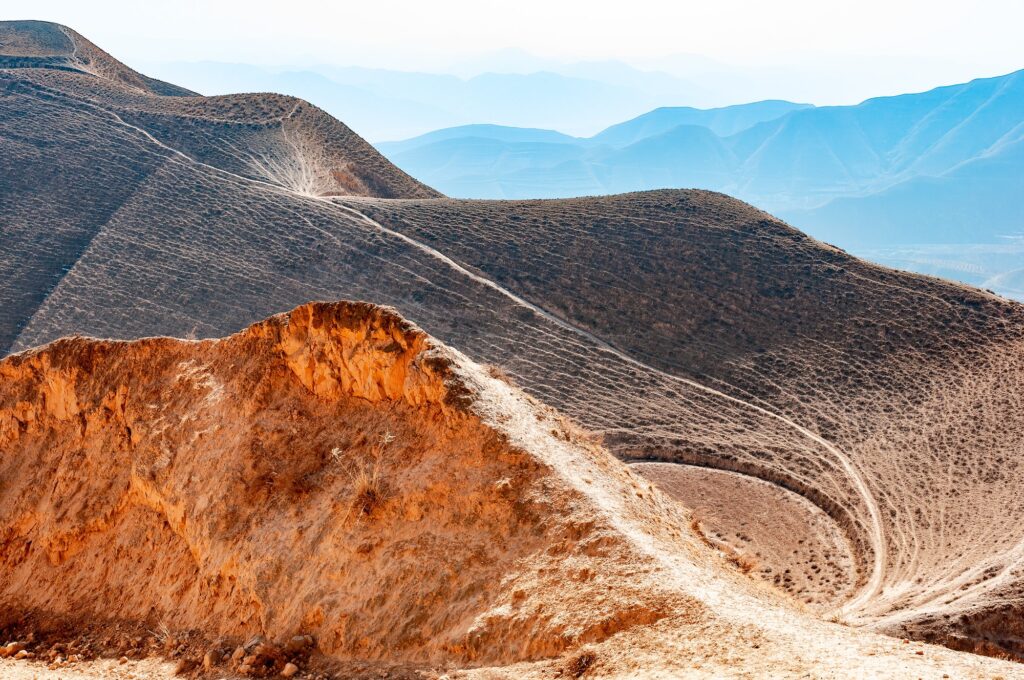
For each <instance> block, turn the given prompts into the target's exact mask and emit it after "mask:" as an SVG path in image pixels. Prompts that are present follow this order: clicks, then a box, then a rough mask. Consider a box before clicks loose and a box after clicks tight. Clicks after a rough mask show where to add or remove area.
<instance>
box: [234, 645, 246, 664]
mask: <svg viewBox="0 0 1024 680" xmlns="http://www.w3.org/2000/svg"><path fill="white" fill-rule="evenodd" d="M243 656H245V647H236V648H235V651H234V652H232V653H231V660H232V661H241V660H242V657H243Z"/></svg>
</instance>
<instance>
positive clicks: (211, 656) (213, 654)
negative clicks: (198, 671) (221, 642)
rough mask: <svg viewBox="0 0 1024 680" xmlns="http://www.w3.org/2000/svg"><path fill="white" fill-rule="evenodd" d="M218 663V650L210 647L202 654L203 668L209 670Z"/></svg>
mask: <svg viewBox="0 0 1024 680" xmlns="http://www.w3.org/2000/svg"><path fill="white" fill-rule="evenodd" d="M219 663H220V651H219V650H216V649H211V650H210V651H208V652H207V653H206V654H204V655H203V668H204V669H206V670H210V669H211V668H213V667H214V666H216V665H217V664H219Z"/></svg>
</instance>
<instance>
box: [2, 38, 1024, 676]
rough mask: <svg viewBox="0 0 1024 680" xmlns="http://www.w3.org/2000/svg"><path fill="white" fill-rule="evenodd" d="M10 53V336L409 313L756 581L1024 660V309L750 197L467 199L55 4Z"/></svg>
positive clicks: (6, 91)
mask: <svg viewBox="0 0 1024 680" xmlns="http://www.w3.org/2000/svg"><path fill="white" fill-rule="evenodd" d="M0 43H2V47H0V54H7V56H6V57H3V58H4V59H5V61H4V62H2V63H0V171H2V172H0V233H2V237H3V247H2V248H0V276H2V280H3V282H4V283H3V285H2V286H0V352H4V353H6V352H11V351H19V350H24V349H27V348H30V347H32V346H35V345H39V344H41V343H44V342H48V341H51V340H53V339H55V338H58V337H60V336H64V335H68V334H73V333H85V334H88V335H93V336H99V337H114V338H137V337H143V336H150V335H174V336H179V337H193V338H194V337H200V338H202V337H215V336H221V335H225V334H228V333H233V332H236V331H238V330H240V329H242V328H243V327H244V326H246V325H247V324H249V323H253V322H256V321H258V320H259V319H261V318H264V317H267V316H269V315H271V314H275V313H278V312H280V311H281V310H284V309H289V308H291V307H293V306H295V305H298V304H301V303H303V302H306V301H308V300H311V299H339V298H348V299H367V300H372V301H374V302H378V303H382V304H389V305H393V306H395V307H397V308H398V309H399V310H400V311H401V313H402V314H403V315H404V316H406V317H407V318H411V319H413V320H415V321H416V323H417V324H419V325H420V326H422V327H423V328H425V329H427V330H428V331H429V332H430V333H431V334H433V335H434V336H435V337H438V338H440V339H441V340H443V341H444V342H446V343H449V344H451V345H452V346H454V347H457V348H459V349H460V350H461V351H463V352H465V353H466V354H467V355H468V356H469V357H470V358H472V359H473V360H476V361H479V362H486V363H490V364H494V365H497V366H501V367H502V369H501V370H503V371H504V372H506V373H507V374H508V375H509V377H510V380H511V381H512V382H514V383H517V384H518V385H520V386H521V387H522V388H523V390H524V391H525V392H526V393H528V394H530V395H532V396H533V397H536V398H538V399H540V400H541V401H543V402H545V403H547V404H550V405H552V406H554V407H556V408H558V409H559V410H560V411H561V412H563V413H566V414H567V415H569V416H571V417H572V418H574V419H575V420H577V421H578V422H580V423H581V424H582V425H583V426H584V427H586V428H587V430H589V431H590V432H592V433H594V434H595V435H597V436H599V437H601V438H602V439H603V441H604V443H605V445H606V446H607V447H608V449H609V450H611V451H612V453H614V454H615V455H617V456H618V457H620V458H621V459H624V460H628V461H633V462H638V461H645V462H644V464H643V465H642V466H640V467H638V471H640V472H642V473H643V474H645V475H648V476H649V478H650V479H652V480H655V481H656V482H657V483H659V484H661V485H662V486H663V487H664V489H665V491H666V492H668V493H669V494H673V495H676V496H677V497H678V498H679V499H681V500H682V501H683V503H684V504H685V505H688V506H691V507H695V508H697V509H698V512H699V513H700V514H699V515H698V517H697V518H696V519H697V522H696V524H695V527H696V528H698V529H699V531H698V532H694V528H695V527H694V526H691V524H694V519H695V518H694V517H691V516H689V515H687V516H686V517H685V518H679V521H681V522H683V524H682V525H680V526H678V527H677V528H678V529H680V530H681V531H684V533H686V535H687V536H690V537H691V538H692V539H693V540H691V541H689V542H688V543H687V545H689V544H690V543H692V542H694V541H695V545H697V550H698V551H699V554H704V553H703V551H707V550H709V549H710V548H709V545H710V546H713V547H714V548H715V549H716V550H718V552H722V553H724V555H725V557H724V559H726V562H725V564H726V565H727V566H728V565H729V564H734V565H735V566H738V567H742V568H739V569H733V571H735V572H736V574H737V578H738V579H739V580H738V581H737V582H738V583H747V582H748V581H751V578H750V577H754V578H762V579H763V580H764V581H765V582H766V583H767V584H769V585H773V584H774V585H778V586H779V587H780V588H779V590H780V592H788V593H789V594H790V595H792V596H795V597H796V598H799V599H801V600H803V601H804V603H805V604H806V606H807V611H808V612H811V613H813V614H814V615H816V616H819V617H821V618H828V619H835V620H841V621H844V622H846V623H847V624H850V625H852V626H860V627H869V628H872V629H874V630H879V631H884V632H888V633H893V634H896V635H901V636H910V637H914V638H916V639H924V640H934V641H937V642H941V643H943V644H947V645H950V646H954V647H957V648H962V649H967V650H975V651H981V652H985V653H988V654H996V655H1009V656H1015V657H1017V658H1024V632H1022V630H1021V629H1020V623H1019V622H1020V620H1021V617H1022V615H1024V614H1022V609H1024V593H1022V592H1021V589H1022V586H1024V573H1022V572H1024V563H1022V561H1021V560H1022V559H1024V521H1022V520H1024V506H1022V505H1021V504H1020V502H1019V499H1018V498H1017V496H1018V493H1017V489H1018V488H1019V487H1020V486H1021V484H1022V483H1024V469H1022V468H1021V465H1020V461H1021V458H1020V456H1021V453H1022V451H1024V396H1022V395H1024V307H1022V306H1021V305H1019V304H1016V303H1011V302H1008V301H1006V300H1002V299H1000V298H997V297H995V296H992V295H988V294H985V293H983V292H981V291H977V290H975V289H971V288H968V287H964V286H958V285H955V284H951V283H948V282H944V281H941V280H938V279H930V278H927V277H922V276H916V275H911V274H906V273H902V272H897V271H894V270H889V269H885V268H882V267H877V266H874V265H871V264H868V263H865V262H863V261H860V260H857V259H855V258H852V257H850V256H848V255H846V254H845V253H843V252H841V251H839V250H837V249H835V248H832V247H829V246H828V245H826V244H822V243H820V242H817V241H814V240H813V239H810V238H808V237H807V236H805V235H803V234H801V233H799V232H797V231H795V230H793V229H791V228H789V227H788V226H786V225H785V224H783V223H781V222H779V221H778V220H775V219H773V218H772V217H771V216H769V215H767V214H765V213H763V212H761V211H758V210H756V209H754V208H752V207H750V206H748V205H745V204H743V203H740V202H738V201H735V200H733V199H730V198H728V197H726V196H723V195H720V194H714V193H709V192H700V191H661V192H649V193H644V194H630V195H623V196H613V197H603V198H593V199H576V200H569V201H522V202H500V201H454V200H449V199H444V198H439V197H436V194H435V192H433V191H432V190H430V189H429V188H426V187H423V186H422V185H421V184H419V183H417V182H415V180H412V179H411V178H408V177H406V176H404V175H403V174H402V173H400V172H399V171H398V170H396V169H394V168H392V167H391V166H390V165H389V164H388V163H387V162H386V161H384V159H382V158H380V157H379V156H378V155H376V153H375V152H373V150H372V148H370V147H369V146H368V145H366V144H365V142H363V141H362V140H360V139H359V138H358V137H357V136H356V135H355V134H354V133H352V132H351V131H349V130H348V129H347V128H345V127H344V126H343V125H341V124H340V123H338V122H337V121H333V120H331V119H329V118H328V117H326V116H325V115H324V114H322V113H321V112H319V111H317V110H315V109H314V108H313V107H311V106H310V105H308V104H306V103H304V102H300V101H298V100H294V99H290V98H286V97H279V96H275V95H238V96H232V97H217V98H201V97H195V96H188V94H189V93H186V92H183V91H177V90H173V89H172V90H168V89H166V88H169V87H172V86H166V85H165V84H164V85H161V84H156V83H155V81H148V80H145V81H140V80H137V79H135V78H134V77H130V76H129V75H125V74H126V73H134V72H131V71H130V69H127V68H126V67H123V66H122V65H119V64H117V62H114V61H113V60H112V59H111V58H110V57H108V56H107V55H103V54H102V53H101V52H99V50H98V49H97V48H94V47H92V46H90V45H89V44H88V43H87V42H86V41H84V39H82V38H81V37H80V36H78V35H77V34H75V33H74V32H71V31H70V29H63V28H59V27H55V26H53V25H49V24H29V25H27V24H24V23H20V22H19V23H6V24H0ZM76 45H77V46H80V47H78V48H76ZM76 49H77V52H76ZM90 50H94V51H90ZM75 54H78V55H82V54H88V55H89V56H88V59H87V61H86V60H83V59H82V58H81V56H74V55H75ZM54 60H58V61H59V63H57V62H55V61H54ZM83 63H84V64H85V65H86V66H88V67H89V68H85V67H84V66H83ZM69 64H70V65H69ZM97 64H102V68H101V67H99V66H98V65H97ZM111 74H114V75H111ZM139 77H141V76H139ZM171 95H175V96H171ZM338 168H344V169H345V170H344V172H342V173H340V174H337V173H335V172H334V171H335V170H337V169H338ZM346 173H347V174H346ZM351 177H355V178H356V180H351ZM342 195H343V196H342ZM355 195H359V196H355ZM388 196H392V197H399V198H397V199H388V198H382V197H388ZM152 342H156V341H152ZM160 342H169V341H160ZM157 344H159V343H157ZM114 346H116V347H121V345H114ZM174 346H176V345H174ZM245 416H246V417H249V416H251V414H249V413H247V414H245ZM410 428H412V425H410ZM200 429H201V428H200ZM413 429H414V428H413ZM133 432H134V430H133ZM0 453H2V454H5V455H4V457H3V460H4V461H7V460H8V458H9V457H8V456H6V451H0ZM651 462H658V463H660V466H659V467H651V466H650V465H649V463H651ZM0 464H8V463H6V462H4V463H0ZM680 464H682V465H680ZM673 465H678V468H677V469H673V468H672V467H670V466H673ZM702 468H703V470H702ZM103 469H104V470H107V468H106V467H104V468H103ZM104 475H109V472H104ZM197 475H198V472H197ZM103 478H104V479H105V477H103ZM122 481H123V480H122ZM111 483H112V484H113V483H114V482H113V481H112V482H111ZM6 489H7V487H0V493H7V491H6ZM236 491H237V490H236ZM673 512H674V511H673ZM773 517H780V518H784V519H783V520H780V521H777V522H773V521H772V518H773ZM694 537H695V538H694ZM800 541H803V542H802V543H801V542H800ZM94 547H95V546H94ZM39 568H40V569H43V568H44V567H43V566H40V567H39ZM602 568H604V567H602ZM729 568H730V569H732V567H729ZM743 571H747V572H749V573H747V574H743ZM12 573H13V572H12ZM730 573H731V572H730ZM740 577H742V578H740ZM20 578H28V577H27V576H25V575H24V574H22V576H21V577H20ZM182 578H183V581H182V583H183V584H185V583H188V578H185V577H184V576H182ZM182 587H184V585H183V586H182ZM189 587H192V588H197V587H199V586H196V585H192V586H189ZM730 587H731V586H730ZM746 587H749V586H743V588H746ZM624 588H625V591H628V590H629V587H628V586H624ZM741 589H742V588H741ZM186 590H187V589H186ZM625 591H624V592H625ZM757 592H758V593H760V592H761V591H757ZM143 596H147V597H148V595H146V594H145V593H142V594H140V595H139V597H143ZM716 597H717V596H716ZM758 597H760V595H758ZM779 597H784V596H783V595H779ZM142 601H143V600H141V599H139V600H135V601H134V602H135V603H136V604H138V603H140V602H142ZM28 604H31V606H33V607H36V606H42V603H41V602H30V603H28ZM228 606H229V605H225V607H228ZM232 606H233V605H232ZM239 606H240V605H239ZM295 606H297V605H295ZM453 606H455V605H454V604H453ZM274 611H275V612H277V611H278V610H277V609H276V608H275V610H274ZM276 615H278V614H275V616H276ZM300 618H301V617H300ZM218 625H220V624H218ZM238 625H239V626H241V625H243V624H242V623H241V622H240V623H239V624H238ZM659 625H661V624H656V625H653V627H652V630H653V629H657V630H661V629H660V628H658V626H659ZM673 625H674V624H672V625H669V624H664V626H665V628H664V629H665V630H666V631H670V632H667V633H665V635H667V636H668V637H669V638H671V639H673V640H675V638H674V637H672V636H674V635H676V633H674V632H671V631H675V630H676V629H675V628H673ZM765 625H767V624H765ZM212 630H213V628H211V631H212ZM216 630H218V631H221V630H223V631H224V633H223V634H225V635H227V634H229V633H231V631H230V630H229V629H228V628H224V629H221V628H217V629H216ZM374 630H377V631H378V632H381V631H382V630H383V629H379V628H378V629H374ZM439 630H440V629H439ZM828 630H833V628H831V627H828ZM835 630H839V631H840V632H842V631H844V630H845V629H840V628H836V629H835ZM218 634H220V633H218ZM382 634H383V633H382ZM546 634H547V633H545V635H546ZM648 634H649V635H652V636H654V638H657V639H659V640H661V639H662V638H661V637H659V636H660V635H661V634H660V633H658V634H655V633H653V632H651V633H645V635H648ZM702 634H703V633H702ZM838 634H839V633H837V635H838ZM843 634H846V633H845V632H844V633H843ZM645 639H646V638H645ZM666 639H667V638H666ZM857 639H862V638H857ZM863 639H869V638H867V637H865V638H863ZM870 639H872V640H874V639H875V638H870ZM614 640H617V641H618V642H614V644H615V645H620V646H618V647H615V649H617V650H619V651H618V652H616V654H621V655H622V658H623V659H626V658H628V659H631V660H639V659H642V658H646V657H644V656H643V653H642V652H641V651H640V650H641V649H642V647H643V645H641V644H639V643H637V644H636V645H634V646H633V647H630V645H631V644H633V643H632V642H628V641H629V637H628V636H622V635H618V636H614ZM624 640H626V641H627V642H622V641H624ZM633 642H635V641H633ZM607 644H609V645H611V644H613V643H612V642H611V641H609V642H608V643H607ZM658 644H661V643H658ZM665 644H668V643H665ZM672 644H676V642H673V643H672ZM844 644H845V643H844ZM879 644H881V645H882V647H885V645H887V644H888V642H886V643H879ZM840 646H841V645H840ZM655 647H657V645H655ZM652 649H653V648H652ZM657 649H662V648H661V647H657ZM844 649H849V648H846V647H844ZM861 651H863V650H861ZM423 653H424V654H426V655H427V656H429V654H428V652H426V651H424V652H423ZM551 653H559V652H558V651H557V650H552V652H551ZM650 653H651V655H653V656H652V658H653V657H656V656H657V654H659V653H660V652H657V651H651V652H650ZM702 653H703V652H702ZM850 653H851V654H853V653H854V652H852V651H851V652H850ZM707 654H708V655H709V656H714V654H711V653H710V652H707ZM511 658H512V657H511V656H507V657H502V658H501V663H505V662H507V661H508V660H509V659H511ZM524 658H525V657H524ZM765 658H766V659H771V660H773V661H774V660H775V659H774V658H773V657H770V656H769V657H765ZM944 658H945V657H944ZM495 659H498V657H495ZM631 662H632V661H631ZM636 662H637V663H639V661H636ZM720 662H721V659H719V660H718V661H716V662H714V663H720ZM757 663H758V662H757V660H756V659H753V658H750V657H744V658H743V659H742V665H738V666H737V667H736V668H735V669H734V670H736V672H741V671H742V670H749V669H756V668H758V667H761V668H763V666H757V665H756V664H757ZM978 663H982V662H978ZM747 664H754V665H751V666H747ZM656 665H657V664H655V666H656ZM716 668H717V670H719V671H720V670H721V668H718V667H716ZM783 668H790V667H789V666H783ZM800 668H803V669H805V670H806V668H807V666H800ZM1004 675H1005V673H1004Z"/></svg>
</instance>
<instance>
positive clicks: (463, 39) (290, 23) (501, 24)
mask: <svg viewBox="0 0 1024 680" xmlns="http://www.w3.org/2000/svg"><path fill="white" fill-rule="evenodd" d="M31 14H32V16H19V17H5V18H8V19H15V18H35V19H43V20H50V21H57V22H60V23H63V24H65V25H68V26H71V27H72V28H74V29H75V30H77V31H79V32H81V33H82V34H83V35H85V36H86V37H87V38H89V39H91V40H93V41H94V42H96V43H97V44H99V45H102V46H103V47H104V49H106V50H108V51H109V52H111V53H112V54H113V55H114V56H115V57H117V58H119V59H121V60H123V61H125V62H126V63H129V64H132V65H137V66H138V67H140V68H146V67H150V68H152V67H153V66H154V65H157V66H158V65H160V64H166V63H171V62H203V61H213V62H227V63H238V64H251V65H255V66H260V67H268V66H269V67H287V68H293V67H296V68H299V69H307V68H310V67H313V66H333V67H346V66H357V67H362V68H380V69H388V70H398V71H407V72H421V73H435V74H452V75H457V76H460V77H469V76H473V75H478V74H481V73H488V72H494V73H520V74H522V73H533V72H537V71H547V70H553V71H556V72H560V71H561V70H564V69H568V68H572V67H573V65H578V64H593V63H595V62H597V63H602V62H618V63H621V64H625V65H628V66H630V67H633V68H636V69H639V70H642V71H654V72H661V73H666V74H669V75H671V76H674V77H676V78H681V79H687V78H690V77H694V76H695V75H702V74H703V75H707V74H709V73H711V74H713V73H715V72H716V71H722V72H726V73H737V72H740V73H744V74H749V75H753V76H757V78H755V80H757V79H759V78H763V79H765V80H766V81H767V82H766V87H768V86H770V88H771V90H772V92H771V94H768V93H765V92H758V93H754V94H753V95H752V96H743V95H742V93H741V92H739V91H737V92H732V93H730V92H726V93H725V94H723V95H719V97H718V98H717V99H714V100H713V103H714V105H721V104H728V103H740V102H741V101H752V100H754V99H757V98H765V97H766V96H770V97H772V98H783V99H790V100H793V101H801V102H807V103H812V104H815V105H819V106H820V105H829V104H854V103H858V102H859V101H861V100H863V99H866V98H868V97H873V96H880V95H886V94H898V93H902V92H914V91H921V90H926V89H930V88H932V87H936V86H939V85H946V84H953V83H958V82H963V81H966V80H970V79H973V78H978V77H988V76H996V75H1002V74H1005V73H1009V72H1012V71H1015V70H1018V69H1020V68H1024V41H1020V40H1019V36H1018V27H1019V26H1020V25H1022V24H1024V3H1018V2H1011V1H1010V0H982V1H981V2H976V3H973V4H972V5H971V6H967V5H966V4H965V3H956V2H948V1H944V2H929V3H921V2H907V3H889V2H885V1H884V0H868V1H867V2H862V3H859V4H858V5H857V6H856V7H853V6H837V5H834V4H831V3H820V2H812V1H810V0H783V1H782V2H777V3H772V4H770V5H769V4H766V3H758V2H751V1H748V0H731V1H726V2H719V3H713V4H701V5H696V4H692V3H678V4H668V3H661V2H654V1H653V0H638V1H637V2H634V3H632V4H631V6H630V11H629V12H628V13H626V12H611V11H604V10H602V9H600V8H597V9H595V7H594V6H593V5H592V4H591V3H585V2H582V1H581V0H570V1H568V2H562V3H557V4H553V3H545V2H539V1H538V0H525V1H524V2H519V3H516V5H515V6H514V7H511V6H509V7H507V8H506V7H505V6H503V5H501V4H498V3H472V2H468V1H466V0H442V1H440V2H435V3H430V4H429V5H425V4H415V3H407V2H398V1H395V0H391V1H390V2H381V3H376V4H374V5H372V6H370V5H367V6H348V5H345V6H330V5H324V4H323V3H319V2H316V1H315V0H297V1H295V2H292V3H288V4H287V5H278V4H275V3H270V2H267V1H265V0H259V1H257V2H246V3H243V2H240V1H239V0H228V1H226V2H219V3H216V4H215V5H208V4H206V3H199V2H188V3H183V4H175V5H173V6H171V5H157V4H147V5H142V6H139V5H136V4H135V3H129V2H127V1H126V0H109V1H106V2H98V3H90V4H89V5H88V6H83V5H81V4H80V3H74V2H70V0H54V1H53V2H49V3H47V5H46V7H44V8H40V9H39V10H37V11H33V12H31ZM199 17H201V20H198V19H199ZM353 27H356V28H355V29H353ZM677 103H680V104H682V103H686V102H677ZM695 105H701V104H700V102H695Z"/></svg>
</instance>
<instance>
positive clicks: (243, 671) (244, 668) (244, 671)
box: [238, 663, 252, 675]
mask: <svg viewBox="0 0 1024 680" xmlns="http://www.w3.org/2000/svg"><path fill="white" fill-rule="evenodd" d="M251 671H252V666H250V665H249V664H247V663H243V664H242V665H241V666H239V667H238V674H239V675H249V673H250V672H251Z"/></svg>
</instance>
